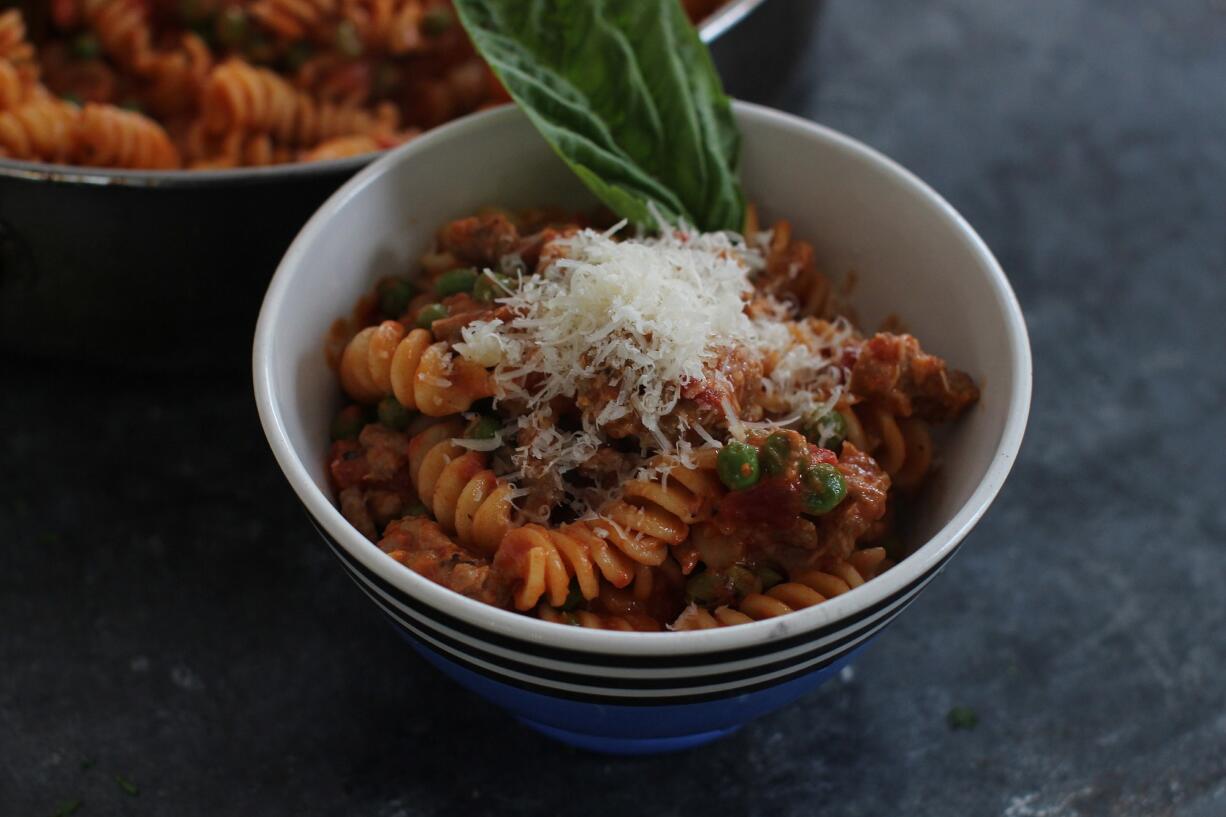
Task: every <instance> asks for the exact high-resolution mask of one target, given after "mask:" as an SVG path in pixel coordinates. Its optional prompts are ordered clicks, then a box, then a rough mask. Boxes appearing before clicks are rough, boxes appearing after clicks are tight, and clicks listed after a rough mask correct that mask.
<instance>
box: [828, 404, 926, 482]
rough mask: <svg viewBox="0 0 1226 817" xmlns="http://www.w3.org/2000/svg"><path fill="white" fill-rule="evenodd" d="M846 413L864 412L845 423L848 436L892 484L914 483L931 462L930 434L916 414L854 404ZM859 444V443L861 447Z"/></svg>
mask: <svg viewBox="0 0 1226 817" xmlns="http://www.w3.org/2000/svg"><path fill="white" fill-rule="evenodd" d="M846 414H849V415H852V416H853V417H854V416H855V415H857V414H862V415H864V420H863V421H862V420H860V419H858V418H857V419H855V420H854V423H849V424H848V439H849V440H851V441H852V443H853V444H854V445H856V446H857V447H863V448H864V450H867V451H869V452H870V453H871V454H872V455H873V457H874V459H876V460H877V462H878V463H879V464H880V465H881V468H882V470H884V471H885V472H886V473H887V474H889V475H890V481H891V483H892V484H893V485H897V486H898V487H900V488H910V487H914V486H915V485H918V484H919V483H920V482H921V481H922V480H923V478H924V475H925V474H927V473H928V469H929V468H930V467H931V465H932V436H931V435H930V434H929V432H928V424H927V423H925V422H924V421H923V420H920V419H919V418H917V417H902V418H899V417H896V416H895V415H893V414H892V413H890V412H889V411H886V410H884V409H882V408H881V407H879V406H869V407H865V406H857V407H856V409H855V411H852V412H847V413H846ZM861 443H863V446H861Z"/></svg>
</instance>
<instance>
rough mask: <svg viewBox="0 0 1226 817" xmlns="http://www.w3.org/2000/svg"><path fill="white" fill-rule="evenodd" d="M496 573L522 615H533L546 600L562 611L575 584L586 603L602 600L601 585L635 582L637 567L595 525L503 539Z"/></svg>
mask: <svg viewBox="0 0 1226 817" xmlns="http://www.w3.org/2000/svg"><path fill="white" fill-rule="evenodd" d="M494 571H495V572H496V573H497V574H498V575H499V576H501V577H502V579H503V580H504V581H505V582H507V583H508V584H510V585H512V586H513V590H512V600H513V601H514V603H515V606H516V608H517V609H520V610H531V609H532V608H533V607H535V606H536V605H537V604H538V603H539V602H540V601H541V599H542V598H547V599H548V602H549V604H552V605H553V606H555V607H559V606H561V605H562V604H564V603H565V602H566V597H567V596H568V595H569V593H570V584H571V579H574V580H575V582H576V583H577V584H578V586H579V592H580V593H582V595H583V597H584V598H585V599H594V598H596V596H597V595H599V594H600V590H601V584H600V579H601V578H603V579H604V580H605V581H607V582H609V583H610V584H612V585H613V586H614V587H626V586H627V585H629V584H630V583H631V582H633V581H634V580H635V576H636V565H635V564H634V562H633V561H632V560H630V559H629V558H628V557H627V556H626V555H625V554H624V553H622V552H621V550H620V549H619V548H618V547H615V546H613V545H612V543H610V542H609V541H608V538H607V537H606V536H601V535H600V528H599V527H598V525H597V523H596V522H594V521H592V520H583V521H580V522H574V523H571V524H569V525H564V526H562V527H561V528H558V529H556V530H551V529H549V528H546V527H545V526H543V525H537V524H530V525H525V526H523V527H522V528H515V529H513V530H511V531H510V532H508V533H507V535H506V536H504V537H503V539H502V542H501V543H500V544H499V545H498V552H497V553H496V554H495V556H494Z"/></svg>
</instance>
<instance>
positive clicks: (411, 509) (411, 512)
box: [404, 502, 430, 516]
mask: <svg viewBox="0 0 1226 817" xmlns="http://www.w3.org/2000/svg"><path fill="white" fill-rule="evenodd" d="M429 512H430V509H429V508H427V507H426V506H425V505H424V504H422V503H421V502H414V503H412V504H410V505H408V506H407V507H406V508H405V509H404V515H405V516H425V515H426V514H427V513H429Z"/></svg>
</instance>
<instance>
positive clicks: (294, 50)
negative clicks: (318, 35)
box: [285, 40, 315, 71]
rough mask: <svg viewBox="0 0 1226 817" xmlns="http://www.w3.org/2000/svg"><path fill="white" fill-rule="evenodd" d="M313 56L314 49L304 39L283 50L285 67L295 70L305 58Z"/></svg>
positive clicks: (303, 62)
mask: <svg viewBox="0 0 1226 817" xmlns="http://www.w3.org/2000/svg"><path fill="white" fill-rule="evenodd" d="M313 56H315V49H314V48H312V47H311V44H310V43H309V42H307V41H306V40H299V41H298V42H296V43H294V44H293V45H291V46H290V47H289V48H288V49H286V51H285V67H286V68H288V69H289V70H291V71H297V70H298V69H299V68H301V67H302V66H303V65H304V64H305V63H306V61H307V60H309V59H310V58H311V57H313Z"/></svg>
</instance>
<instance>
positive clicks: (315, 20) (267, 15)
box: [247, 0, 338, 41]
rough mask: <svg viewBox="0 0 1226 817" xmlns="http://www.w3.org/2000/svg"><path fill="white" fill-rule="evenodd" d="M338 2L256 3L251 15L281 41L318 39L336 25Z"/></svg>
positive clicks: (264, 0)
mask: <svg viewBox="0 0 1226 817" xmlns="http://www.w3.org/2000/svg"><path fill="white" fill-rule="evenodd" d="M337 10H338V3H337V0H256V1H255V2H254V3H251V4H250V6H249V7H248V9H247V12H248V13H249V14H250V15H251V16H252V18H254V19H255V20H256V21H257V22H258V23H259V24H260V25H262V26H263V27H264V28H265V29H267V30H268V31H269V32H271V33H272V34H273V35H275V36H276V37H277V38H278V39H281V40H287V41H294V40H302V39H306V38H308V37H315V36H317V35H319V34H321V33H322V32H324V31H325V30H327V28H328V27H329V26H330V25H331V24H332V23H333V21H334V20H335V17H336V13H337Z"/></svg>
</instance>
